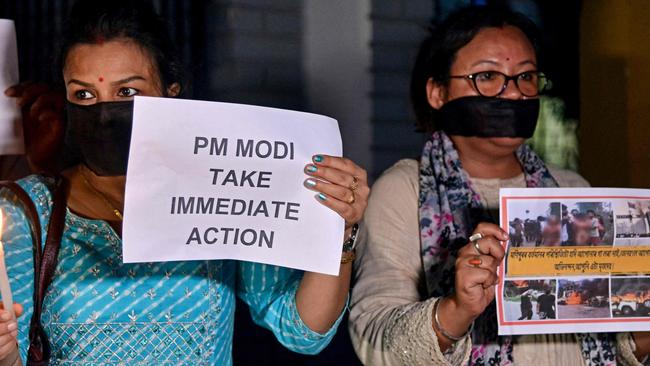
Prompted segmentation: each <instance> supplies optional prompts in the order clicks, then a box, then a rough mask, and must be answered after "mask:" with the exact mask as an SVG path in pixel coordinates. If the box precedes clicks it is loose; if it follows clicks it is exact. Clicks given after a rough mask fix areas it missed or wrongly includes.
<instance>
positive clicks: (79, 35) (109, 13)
mask: <svg viewBox="0 0 650 366" xmlns="http://www.w3.org/2000/svg"><path fill="white" fill-rule="evenodd" d="M117 38H128V39H130V40H132V41H133V42H135V43H136V44H137V45H139V46H140V47H142V49H144V50H146V52H148V53H149V55H150V56H151V59H152V60H153V62H154V66H155V70H156V71H157V73H158V75H159V77H160V81H161V88H162V92H163V95H166V94H167V88H168V87H169V86H171V85H172V84H174V83H178V84H179V85H180V86H181V91H182V90H183V87H184V85H183V84H184V75H183V67H182V65H181V62H180V60H179V58H178V52H177V51H176V48H175V47H174V43H173V42H172V40H171V38H170V36H169V32H168V31H167V24H166V23H165V21H164V20H163V19H162V18H161V17H160V16H159V15H158V14H156V12H155V10H154V9H153V7H152V5H151V3H149V2H145V1H142V0H94V1H83V0H79V1H77V2H76V3H75V5H74V6H73V7H72V10H71V11H70V17H69V19H68V21H67V22H66V24H65V26H64V30H63V39H62V44H61V47H60V51H59V52H60V54H59V57H58V58H57V60H58V62H57V69H58V72H59V75H60V72H61V70H63V67H64V66H65V61H66V57H67V56H68V53H69V52H70V50H71V49H72V47H74V46H75V45H77V44H80V43H81V44H83V43H86V44H97V43H102V42H106V41H110V40H114V39H117Z"/></svg>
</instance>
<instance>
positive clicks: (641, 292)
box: [611, 277, 650, 318]
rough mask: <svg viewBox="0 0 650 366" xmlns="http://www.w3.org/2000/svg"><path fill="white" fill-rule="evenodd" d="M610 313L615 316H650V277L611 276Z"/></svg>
mask: <svg viewBox="0 0 650 366" xmlns="http://www.w3.org/2000/svg"><path fill="white" fill-rule="evenodd" d="M611 281H612V297H611V303H612V315H613V316H614V317H615V318H616V317H649V316H650V278H649V277H612V280H611Z"/></svg>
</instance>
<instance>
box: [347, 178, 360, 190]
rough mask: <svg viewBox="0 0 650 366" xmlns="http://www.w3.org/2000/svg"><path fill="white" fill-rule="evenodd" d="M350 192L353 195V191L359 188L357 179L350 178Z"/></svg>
mask: <svg viewBox="0 0 650 366" xmlns="http://www.w3.org/2000/svg"><path fill="white" fill-rule="evenodd" d="M349 188H350V190H351V191H352V192H353V193H354V191H356V190H357V188H359V178H357V177H355V176H352V184H350V187H349Z"/></svg>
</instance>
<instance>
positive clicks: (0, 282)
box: [0, 210, 16, 319]
mask: <svg viewBox="0 0 650 366" xmlns="http://www.w3.org/2000/svg"><path fill="white" fill-rule="evenodd" d="M3 221H4V220H3V215H2V210H0V295H1V296H2V304H3V305H4V307H5V310H7V311H9V313H10V314H11V316H12V317H13V318H14V319H16V314H14V306H13V304H14V300H13V296H12V295H11V286H9V276H7V266H6V265H5V251H4V247H3V245H2V231H3V230H2V226H3Z"/></svg>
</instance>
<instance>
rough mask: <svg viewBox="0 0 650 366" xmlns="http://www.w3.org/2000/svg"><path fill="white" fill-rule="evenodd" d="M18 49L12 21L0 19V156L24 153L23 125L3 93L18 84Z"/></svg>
mask: <svg viewBox="0 0 650 366" xmlns="http://www.w3.org/2000/svg"><path fill="white" fill-rule="evenodd" d="M18 80H19V79H18V49H17V47H16V29H15V28H14V22H13V20H9V19H0V155H13V154H22V153H24V152H25V146H24V140H23V125H22V118H21V115H20V109H19V108H18V106H17V105H16V99H15V98H9V97H8V96H6V95H5V94H4V91H5V90H6V89H7V88H8V87H10V86H12V85H16V84H18Z"/></svg>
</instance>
